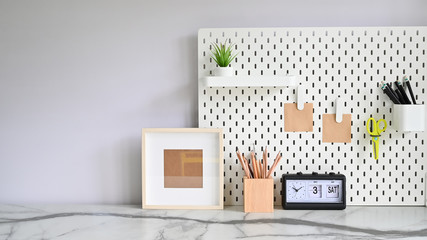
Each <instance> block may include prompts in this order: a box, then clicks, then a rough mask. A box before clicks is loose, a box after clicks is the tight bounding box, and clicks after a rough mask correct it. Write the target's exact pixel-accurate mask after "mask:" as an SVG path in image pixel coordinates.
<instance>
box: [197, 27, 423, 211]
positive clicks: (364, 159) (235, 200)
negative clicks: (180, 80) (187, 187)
mask: <svg viewBox="0 0 427 240" xmlns="http://www.w3.org/2000/svg"><path fill="white" fill-rule="evenodd" d="M426 37H427V27H365V28H257V29H201V30H200V31H199V36H198V72H199V127H202V128H203V127H218V128H223V131H224V171H225V172H224V177H225V179H224V201H225V204H226V205H242V204H243V194H242V192H243V180H242V177H243V170H242V169H241V166H240V164H239V162H238V160H237V157H236V155H235V151H236V147H238V148H239V149H240V150H241V151H242V152H246V153H248V152H249V148H250V146H251V145H252V144H253V143H255V144H256V150H257V152H258V155H259V156H260V153H261V150H262V149H263V147H262V146H266V145H268V146H269V152H270V153H269V159H270V161H272V158H273V157H274V156H275V154H276V153H277V152H278V151H279V150H281V151H282V153H283V156H284V158H283V160H282V161H281V164H280V166H278V168H277V170H276V173H275V175H274V179H275V204H276V205H280V204H281V195H280V194H281V193H280V192H281V183H280V176H281V175H282V174H283V173H295V172H298V171H302V172H307V173H311V172H313V171H316V172H319V173H325V172H337V173H343V174H345V175H346V177H347V204H348V205H420V206H422V205H424V201H425V194H426V193H425V191H426V190H425V189H426V186H425V185H426V184H425V177H426V169H425V165H426V164H425V158H424V155H425V152H426V145H425V139H426V133H425V132H417V133H415V132H412V133H402V132H397V131H395V130H394V129H393V128H392V126H390V124H392V114H391V109H392V105H391V101H390V100H389V99H388V98H387V96H386V95H385V94H383V93H382V92H381V91H380V90H379V82H380V81H381V80H385V81H387V82H390V81H395V80H396V79H399V78H402V77H403V76H404V75H407V76H409V79H410V80H411V83H412V85H413V86H415V90H414V94H415V95H416V99H417V103H419V104H425V103H424V101H425V89H426V87H427V82H426V75H427V68H426V60H427V56H426V50H427V42H426ZM226 39H228V41H231V42H232V43H236V45H235V50H237V51H238V56H237V57H236V59H235V60H234V61H233V62H232V66H233V67H234V69H235V74H236V75H238V76H249V75H250V76H263V75H264V76H271V75H278V76H284V75H286V74H291V75H297V76H298V81H299V83H298V84H301V85H303V86H304V87H305V89H306V96H305V100H306V101H307V102H312V103H313V104H314V114H313V121H314V129H313V132H295V133H293V132H284V116H283V114H284V103H291V102H295V98H296V96H295V88H287V87H280V88H279V87H231V88H230V87H228V88H212V87H204V86H203V84H201V82H200V81H201V80H202V78H203V77H205V76H209V75H211V71H212V70H213V69H214V68H215V64H214V62H213V61H212V60H211V59H210V50H209V49H210V45H211V43H212V42H224V41H225V40H226ZM259 81H262V78H260V80H259ZM337 97H340V98H342V99H343V101H344V111H343V112H344V113H351V114H352V126H351V131H352V140H351V143H323V142H322V127H321V126H322V114H324V113H334V112H335V109H334V107H333V102H334V101H335V99H336V98H337ZM371 116H372V117H374V118H376V119H380V118H384V119H386V120H387V122H388V124H389V126H388V128H387V130H386V132H384V133H383V134H382V136H381V138H380V158H379V159H378V161H375V160H374V159H373V158H372V157H371V155H372V146H371V143H370V140H371V137H370V136H369V134H367V133H366V127H365V122H366V120H367V119H368V118H369V117H371Z"/></svg>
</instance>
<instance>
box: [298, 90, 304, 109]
mask: <svg viewBox="0 0 427 240" xmlns="http://www.w3.org/2000/svg"><path fill="white" fill-rule="evenodd" d="M304 92H305V88H304V87H303V86H301V85H299V86H298V87H297V109H298V110H303V109H304Z"/></svg>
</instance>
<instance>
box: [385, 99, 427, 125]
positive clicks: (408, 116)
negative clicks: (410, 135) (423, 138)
mask: <svg viewBox="0 0 427 240" xmlns="http://www.w3.org/2000/svg"><path fill="white" fill-rule="evenodd" d="M425 109H426V108H425V105H410V104H394V105H393V122H392V126H393V128H394V129H396V130H397V131H400V132H423V131H424V130H425Z"/></svg>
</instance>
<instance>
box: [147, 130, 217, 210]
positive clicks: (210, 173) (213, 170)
mask: <svg viewBox="0 0 427 240" xmlns="http://www.w3.org/2000/svg"><path fill="white" fill-rule="evenodd" d="M222 139H223V136H222V129H209V128H144V129H142V164H141V165H142V208H144V209H223V198H224V195H223V185H224V163H223V143H222Z"/></svg>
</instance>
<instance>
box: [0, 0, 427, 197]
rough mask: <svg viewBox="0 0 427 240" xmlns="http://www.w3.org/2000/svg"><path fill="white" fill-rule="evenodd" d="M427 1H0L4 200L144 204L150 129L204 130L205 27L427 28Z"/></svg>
mask: <svg viewBox="0 0 427 240" xmlns="http://www.w3.org/2000/svg"><path fill="white" fill-rule="evenodd" d="M426 10H427V1H424V0H418V1H417V0H406V1H396V0H378V1H372V0H370V1H368V0H359V1H338V0H325V1H319V0H307V1H304V0H303V1H290V0H286V1H284V0H277V1H249V0H235V1H234V0H232V1H200V0H191V1H190V0H182V1H131V0H124V1H111V0H108V1H104V0H99V1H94V0H89V1H87V0H73V1H72V0H69V1H65V0H59V1H58V0H45V1H43V0H41V1H12V0H10V1H8V0H4V1H0V202H3V203H29V202H31V203H122V204H127V203H140V202H141V190H140V189H141V183H140V182H141V181H140V179H141V169H140V168H141V164H140V157H141V153H140V151H141V147H140V144H141V140H140V136H141V128H143V127H197V125H198V124H197V56H196V54H197V31H198V29H199V28H210V27H301V26H309V27H316V26H411V25H417V26H418V25H427V14H425V12H426Z"/></svg>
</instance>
